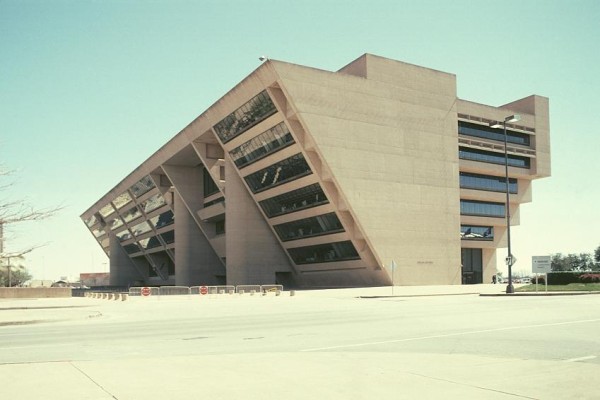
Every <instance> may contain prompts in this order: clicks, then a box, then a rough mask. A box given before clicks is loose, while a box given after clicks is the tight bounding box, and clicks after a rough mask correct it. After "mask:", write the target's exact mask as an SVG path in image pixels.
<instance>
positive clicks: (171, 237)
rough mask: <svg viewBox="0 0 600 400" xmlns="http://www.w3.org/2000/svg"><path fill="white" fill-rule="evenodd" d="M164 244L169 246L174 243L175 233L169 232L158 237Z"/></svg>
mask: <svg viewBox="0 0 600 400" xmlns="http://www.w3.org/2000/svg"><path fill="white" fill-rule="evenodd" d="M158 236H160V237H161V239H162V240H163V241H164V242H165V243H166V244H171V243H173V242H174V241H175V231H169V232H165V233H161V234H160V235H158Z"/></svg>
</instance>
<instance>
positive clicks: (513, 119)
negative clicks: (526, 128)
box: [504, 114, 521, 122]
mask: <svg viewBox="0 0 600 400" xmlns="http://www.w3.org/2000/svg"><path fill="white" fill-rule="evenodd" d="M520 120H521V116H520V115H519V114H514V115H510V116H508V117H506V118H504V122H517V121H520Z"/></svg>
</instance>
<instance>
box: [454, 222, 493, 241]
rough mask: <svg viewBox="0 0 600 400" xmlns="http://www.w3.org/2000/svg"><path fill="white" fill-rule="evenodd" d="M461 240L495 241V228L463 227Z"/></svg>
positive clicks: (461, 227)
mask: <svg viewBox="0 0 600 400" xmlns="http://www.w3.org/2000/svg"><path fill="white" fill-rule="evenodd" d="M460 238H461V239H462V240H494V227H493V226H475V225H461V226H460Z"/></svg>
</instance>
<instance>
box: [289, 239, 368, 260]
mask: <svg viewBox="0 0 600 400" xmlns="http://www.w3.org/2000/svg"><path fill="white" fill-rule="evenodd" d="M288 252H289V253H290V256H291V257H292V260H294V263H296V264H315V263H325V262H334V261H345V260H359V259H360V257H359V256H358V252H357V251H356V249H355V248H354V245H353V244H352V242H351V241H349V240H348V241H344V242H336V243H327V244H319V245H315V246H304V247H296V248H293V249H288Z"/></svg>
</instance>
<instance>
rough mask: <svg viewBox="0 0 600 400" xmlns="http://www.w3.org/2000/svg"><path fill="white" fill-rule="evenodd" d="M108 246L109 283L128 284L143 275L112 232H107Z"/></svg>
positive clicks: (112, 284)
mask: <svg viewBox="0 0 600 400" xmlns="http://www.w3.org/2000/svg"><path fill="white" fill-rule="evenodd" d="M109 246H110V281H109V282H110V285H111V286H129V285H130V284H132V283H133V282H135V281H138V280H143V279H144V277H143V276H142V275H141V274H140V272H139V271H138V269H137V268H136V267H135V265H134V264H133V262H132V261H131V259H130V258H129V255H128V254H127V253H126V252H125V250H124V249H123V247H121V244H120V242H119V239H117V237H116V236H115V235H114V233H109Z"/></svg>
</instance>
